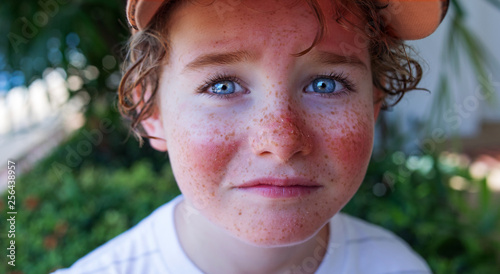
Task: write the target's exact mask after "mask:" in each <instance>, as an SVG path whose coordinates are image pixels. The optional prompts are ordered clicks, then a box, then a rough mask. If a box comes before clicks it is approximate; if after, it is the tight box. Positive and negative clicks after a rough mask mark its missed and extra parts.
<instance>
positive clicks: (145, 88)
mask: <svg viewBox="0 0 500 274" xmlns="http://www.w3.org/2000/svg"><path fill="white" fill-rule="evenodd" d="M447 5H448V1H439V0H435V1H433V0H426V1H388V0H386V1H372V0H362V1H345V0H344V1H340V0H337V1H329V0H318V1H305V0H304V1H277V0H273V1H262V0H258V1H250V0H247V1H245V0H242V1H231V2H229V1H223V0H215V1H212V0H211V1H203V0H201V1H156V0H149V1H148V0H142V1H137V0H136V1H134V0H131V1H129V2H128V8H127V12H128V18H129V21H130V24H131V25H132V26H133V27H134V29H135V31H134V32H135V33H134V34H133V36H132V38H131V40H130V49H129V56H128V59H127V61H128V67H127V68H126V71H125V74H124V76H123V79H122V84H121V86H120V88H119V93H120V108H121V110H122V112H123V114H124V115H126V116H127V117H129V118H130V119H131V120H132V127H133V129H135V130H137V131H136V132H138V133H139V134H143V135H145V136H147V137H149V139H150V143H151V145H152V146H153V147H154V148H155V149H157V150H159V151H165V152H168V155H169V158H170V163H171V165H172V169H173V171H174V175H175V178H176V181H177V184H178V185H179V188H180V189H181V192H182V196H179V197H177V198H176V199H174V200H173V201H171V202H169V203H168V204H166V205H164V206H162V207H160V208H159V209H157V210H156V211H155V212H154V213H153V214H151V215H150V216H149V217H147V218H146V219H145V220H143V221H142V222H141V223H139V224H138V225H137V226H135V227H134V228H132V229H130V230H129V231H127V232H125V233H123V234H122V235H120V236H118V237H117V238H115V239H113V240H112V241H110V242H108V243H107V244H105V245H103V246H102V247H100V248H98V249H97V250H95V251H93V252H92V253H91V254H89V255H87V256H86V257H84V258H82V259H81V260H79V261H77V262H76V263H75V264H74V265H73V266H72V267H71V268H70V269H69V270H67V271H69V272H72V273H429V272H430V270H429V269H428V267H427V265H426V264H425V262H424V261H423V260H422V259H421V258H420V257H419V256H418V255H417V254H415V253H414V252H413V251H412V250H411V249H410V248H409V247H408V246H407V245H406V244H405V243H404V242H402V241H401V240H400V239H399V238H397V237H396V236H395V235H393V234H392V233H390V232H388V231H386V230H384V229H381V228H378V227H376V226H374V225H371V224H367V223H365V222H363V221H360V220H357V219H355V218H352V217H349V216H347V215H345V214H341V213H338V212H339V210H340V209H341V208H342V207H343V206H344V205H345V204H346V203H347V202H348V201H349V199H350V198H351V197H352V196H353V195H354V193H355V192H356V190H357V189H358V187H359V185H360V184H361V182H362V180H363V177H364V175H365V172H366V168H367V165H368V161H369V159H370V155H371V150H372V145H373V130H374V124H375V120H376V118H377V116H378V113H379V110H380V108H381V107H383V106H384V105H385V102H386V99H388V97H391V96H392V97H394V96H395V97H396V100H398V99H400V98H401V96H402V95H403V94H404V93H405V92H407V91H409V90H412V89H414V88H416V85H417V84H418V82H419V80H420V78H421V67H420V65H419V64H418V63H417V62H416V61H414V60H413V59H410V58H409V57H407V55H406V51H405V46H404V44H403V42H402V39H419V38H423V37H425V36H427V35H429V34H431V33H432V32H433V31H434V30H435V29H436V28H437V26H438V25H439V23H440V22H441V20H442V18H443V17H444V14H445V12H446V8H447ZM158 183H162V182H158ZM58 273H64V271H60V272H58Z"/></svg>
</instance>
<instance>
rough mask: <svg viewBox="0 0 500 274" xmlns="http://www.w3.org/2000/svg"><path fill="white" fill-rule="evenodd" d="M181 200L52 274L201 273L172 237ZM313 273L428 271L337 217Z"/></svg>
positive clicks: (378, 235)
mask: <svg viewBox="0 0 500 274" xmlns="http://www.w3.org/2000/svg"><path fill="white" fill-rule="evenodd" d="M182 199H183V197H182V195H181V196H178V197H177V198H175V199H174V200H172V201H170V202H169V203H167V204H165V205H163V206H161V207H159V208H158V209H157V210H155V211H154V212H153V213H152V214H151V215H149V216H148V217H146V218H145V219H144V220H142V221H141V222H140V223H139V224H137V225H136V226H134V227H133V228H131V229H129V230H128V231H126V232H124V233H122V234H121V235H119V236H117V237H116V238H114V239H112V240H110V241H109V242H107V243H106V244H104V245H102V246H101V247H99V248H97V249H96V250H94V251H92V252H91V253H89V254H87V255H86V256H85V257H83V258H81V259H80V260H78V261H77V262H75V263H74V264H73V265H72V266H71V267H70V268H68V269H61V270H58V271H56V272H55V273H56V274H66V273H78V274H83V273H88V274H91V273H92V274H104V273H113V274H114V273H117V274H118V273H140V274H153V273H155V274H156V273H158V274H159V273H170V274H174V273H175V274H177V273H181V274H183V273H187V274H198V273H202V272H201V271H200V270H199V269H198V268H197V267H196V265H194V264H193V263H192V262H191V260H190V259H189V258H188V257H187V256H186V254H185V253H184V251H183V249H182V247H181V245H180V243H179V240H178V238H177V233H176V230H175V225H174V208H175V206H176V205H177V204H178V203H179V202H180V201H182ZM325 245H326V243H325ZM316 266H317V260H315V259H314V258H313V257H311V258H310V260H308V259H305V260H304V262H303V264H302V265H299V266H297V268H295V269H292V270H291V271H290V272H289V273H290V274H292V273H305V271H306V270H307V269H312V268H313V267H316ZM316 273H318V274H327V273H328V274H329V273H345V274H355V273H370V274H397V273H401V274H403V273H404V274H421V273H422V274H423V273H431V271H430V270H429V267H428V266H427V264H426V263H425V262H424V260H422V258H421V257H420V256H419V255H417V254H416V253H415V252H414V251H413V250H411V248H410V247H409V246H408V245H407V244H406V243H405V242H403V241H402V240H401V239H399V238H398V237H397V236H395V235H394V234H393V233H392V232H389V231H387V230H385V229H383V228H380V227H377V226H375V225H372V224H369V223H367V222H365V221H362V220H359V219H356V218H354V217H351V216H348V215H346V214H343V213H338V214H336V215H335V216H334V217H333V218H332V219H331V220H330V237H329V242H328V248H327V253H326V255H325V257H324V259H323V261H322V262H321V264H320V266H319V268H318V270H317V271H316Z"/></svg>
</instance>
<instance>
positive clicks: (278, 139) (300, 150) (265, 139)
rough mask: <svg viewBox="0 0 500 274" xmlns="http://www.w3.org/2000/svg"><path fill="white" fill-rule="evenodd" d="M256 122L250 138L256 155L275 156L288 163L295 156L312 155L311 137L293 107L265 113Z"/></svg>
mask: <svg viewBox="0 0 500 274" xmlns="http://www.w3.org/2000/svg"><path fill="white" fill-rule="evenodd" d="M254 121H255V122H254V123H255V124H254V125H253V127H254V129H255V130H254V132H253V134H251V136H250V143H251V146H252V150H253V152H254V153H255V154H256V155H258V156H266V155H273V156H275V157H277V158H278V159H279V160H280V161H282V162H287V161H289V160H290V159H291V158H292V157H294V156H295V155H303V156H305V155H308V154H309V153H311V150H312V142H311V135H310V134H309V133H308V131H307V129H306V124H305V122H304V121H301V120H300V119H298V116H297V115H296V114H295V111H294V109H293V107H292V106H290V105H288V106H287V107H283V108H281V109H275V110H273V111H272V112H267V113H263V114H262V116H261V118H260V119H255V120H254Z"/></svg>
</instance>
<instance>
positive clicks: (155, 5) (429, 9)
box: [127, 0, 449, 40]
mask: <svg viewBox="0 0 500 274" xmlns="http://www.w3.org/2000/svg"><path fill="white" fill-rule="evenodd" d="M167 1H169V0H129V1H128V2H127V18H128V21H129V23H130V25H131V26H132V27H133V28H134V29H136V30H142V29H144V28H146V27H147V25H148V24H149V22H150V21H151V19H152V18H153V16H154V15H155V13H156V11H157V10H158V9H159V8H160V7H161V5H162V4H163V3H164V2H167ZM374 1H377V3H378V4H380V5H382V6H385V5H387V7H386V8H384V9H381V14H382V16H383V18H384V20H385V21H386V23H387V26H388V27H389V31H390V35H392V36H394V37H397V38H400V39H403V40H417V39H422V38H425V37H427V36H429V35H431V34H432V33H433V32H434V31H435V30H436V29H437V27H438V26H439V24H440V23H441V21H442V20H443V18H444V16H445V15H446V12H447V10H448V5H449V0H374Z"/></svg>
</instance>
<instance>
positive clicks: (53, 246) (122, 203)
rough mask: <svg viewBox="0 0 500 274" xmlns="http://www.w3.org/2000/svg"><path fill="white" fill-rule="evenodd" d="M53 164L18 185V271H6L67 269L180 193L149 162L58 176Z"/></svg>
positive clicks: (3, 258) (168, 175)
mask: <svg viewBox="0 0 500 274" xmlns="http://www.w3.org/2000/svg"><path fill="white" fill-rule="evenodd" d="M50 159H51V160H50V161H49V160H45V161H44V162H42V163H41V164H40V165H38V166H37V167H36V168H35V169H34V170H32V171H31V172H29V173H27V174H25V175H24V176H22V177H21V178H19V179H18V182H17V183H16V188H15V190H16V207H17V212H18V214H17V216H16V219H17V220H16V238H15V240H16V267H11V268H7V270H14V269H15V270H17V271H18V272H15V273H30V274H31V273H48V272H49V271H53V270H55V269H58V268H62V267H68V266H70V265H71V264H72V263H73V262H75V261H76V260H77V259H78V258H80V257H82V256H84V255H85V254H87V253H88V252H90V251H91V250H93V249H94V248H96V247H98V246H99V245H101V244H103V243H105V242H106V241H108V240H109V239H111V238H113V237H115V236H116V235H118V234H120V233H122V232H123V231H125V230H127V229H128V228H130V227H132V226H133V225H135V224H137V223H138V222H139V221H140V220H141V219H143V218H144V217H146V216H147V215H149V214H150V213H151V212H152V211H153V210H154V209H156V208H157V207H159V206H160V205H162V204H164V203H166V202H168V201H170V200H171V199H172V198H174V197H175V196H177V195H178V194H179V193H180V192H179V190H178V188H177V185H176V184H175V181H174V179H173V175H172V172H171V170H170V168H169V166H168V165H165V168H164V169H163V170H161V171H160V172H157V171H155V170H154V168H153V166H152V164H150V161H148V160H139V161H138V162H136V163H135V164H133V165H132V166H131V167H130V168H127V169H124V168H122V169H110V168H109V167H107V166H105V165H93V164H85V163H84V164H83V165H82V166H81V167H79V168H75V169H74V170H73V172H64V173H62V174H59V173H58V172H55V171H54V170H53V169H52V163H53V160H54V158H50ZM60 160H61V162H63V160H62V159H60ZM2 196H5V195H2ZM3 201H6V199H5V197H2V202H3ZM4 207H5V204H3V203H2V204H0V210H2V211H4V210H6V209H5V208H4ZM5 221H6V219H5V218H2V219H1V220H0V226H1V227H7V224H6V223H5ZM3 242H4V241H3V240H2V243H3ZM5 242H6V241H5ZM0 258H1V259H0V264H1V265H2V267H7V266H8V265H7V261H6V259H7V257H6V256H1V257H0ZM9 267H10V266H9ZM0 273H7V271H2V270H1V269H0ZM13 273H14V272H13Z"/></svg>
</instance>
